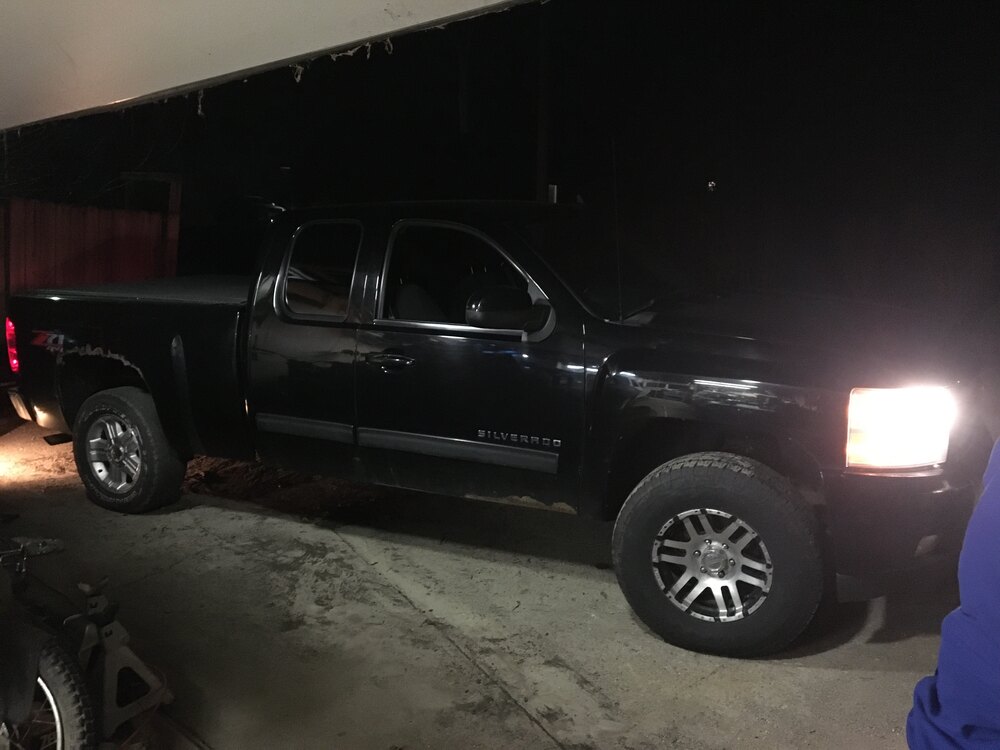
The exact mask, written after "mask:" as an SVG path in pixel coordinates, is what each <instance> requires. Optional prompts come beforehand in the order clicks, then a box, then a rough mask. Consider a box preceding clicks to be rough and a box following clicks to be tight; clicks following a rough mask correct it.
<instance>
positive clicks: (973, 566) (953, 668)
mask: <svg viewBox="0 0 1000 750" xmlns="http://www.w3.org/2000/svg"><path fill="white" fill-rule="evenodd" d="M994 434H995V433H994ZM958 585H959V592H960V596H961V604H960V605H959V607H958V609H956V610H955V611H954V612H952V613H951V614H949V615H948V616H947V617H946V618H945V619H944V622H943V623H942V625H941V650H940V652H939V654H938V667H937V672H936V673H935V674H934V676H932V677H925V678H924V679H923V680H921V681H920V682H919V683H918V684H917V687H916V690H915V691H914V695H913V710H912V711H910V716H909V718H908V720H907V722H906V739H907V741H908V742H909V744H910V747H911V748H912V750H940V749H945V750H948V749H950V748H963V750H964V749H965V748H975V749H978V748H996V749H1000V441H998V442H997V443H996V444H995V445H994V446H993V452H992V454H991V455H990V462H989V465H988V466H987V467H986V473H985V475H984V476H983V494H982V496H981V497H980V500H979V504H978V505H977V506H976V510H975V512H974V513H973V514H972V519H971V520H970V521H969V528H968V529H967V530H966V532H965V541H964V543H963V545H962V554H961V557H960V558H959V563H958Z"/></svg>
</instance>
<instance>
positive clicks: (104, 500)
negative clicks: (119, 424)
mask: <svg viewBox="0 0 1000 750" xmlns="http://www.w3.org/2000/svg"><path fill="white" fill-rule="evenodd" d="M105 417H113V418H117V419H120V420H122V421H123V422H124V423H126V424H128V425H131V426H133V427H134V428H135V429H136V431H137V432H138V434H139V438H140V442H141V458H142V469H141V471H140V473H139V476H138V477H137V478H136V480H135V482H134V486H132V487H131V488H130V489H129V490H128V491H127V492H124V493H118V492H113V491H111V490H110V489H108V488H107V487H106V486H105V485H104V484H103V483H102V482H101V480H100V479H99V478H98V477H97V475H96V474H95V471H94V469H93V467H92V466H91V462H90V460H89V458H88V455H87V432H88V430H89V428H90V427H91V426H92V425H93V424H94V423H95V421H97V420H99V419H102V418H105ZM73 457H74V458H75V459H76V468H77V472H78V473H79V474H80V479H81V480H82V481H83V485H84V487H85V488H86V490H87V496H88V497H89V498H90V499H91V500H92V501H93V502H94V503H96V504H97V505H100V506H101V507H102V508H107V509H108V510H115V511H118V512H120V513H145V512H146V511H150V510H154V509H156V508H159V507H161V506H164V505H168V504H170V503H172V502H174V501H176V500H177V498H178V497H179V496H180V490H181V481H182V480H183V478H184V470H185V467H186V465H187V464H186V462H185V461H184V460H183V459H182V458H181V457H180V455H179V454H178V453H177V451H176V450H175V449H174V447H173V446H172V445H171V444H170V441H169V440H168V439H167V436H166V435H165V434H164V432H163V427H162V426H161V425H160V419H159V417H158V416H157V413H156V406H155V404H154V403H153V399H152V397H151V396H150V395H149V394H148V393H146V392H145V391H143V390H140V389H139V388H134V387H123V388H112V389H110V390H106V391H100V392H99V393H95V394H94V395H93V396H91V397H90V398H88V399H87V400H86V401H85V402H84V403H83V406H81V407H80V411H79V413H78V414H77V417H76V420H75V423H74V426H73Z"/></svg>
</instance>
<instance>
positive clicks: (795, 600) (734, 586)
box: [613, 453, 823, 656]
mask: <svg viewBox="0 0 1000 750" xmlns="http://www.w3.org/2000/svg"><path fill="white" fill-rule="evenodd" d="M819 535H820V532H819V524H818V521H817V519H816V516H815V514H814V513H813V512H812V510H811V509H810V508H809V507H808V506H806V505H805V503H804V502H802V500H801V499H800V498H799V497H798V495H797V493H796V492H795V490H794V488H793V487H792V486H791V485H790V483H789V482H788V481H787V480H785V479H784V478H783V477H782V476H781V475H779V474H778V473H776V472H775V471H773V470H771V469H770V468H768V467H767V466H764V465H763V464H761V463H759V462H757V461H753V460H750V459H747V458H743V457H741V456H737V455H734V454H730V453H697V454H692V455H689V456H684V457H681V458H678V459H675V460H673V461H669V462H668V463H666V464H664V465H662V466H660V467H659V468H657V469H655V470H654V471H653V472H652V473H650V474H649V475H648V476H647V477H646V478H645V479H644V480H643V481H642V482H640V483H639V485H638V486H637V487H636V488H635V489H634V490H633V491H632V493H631V494H630V495H629V497H628V499H627V500H626V501H625V504H624V505H623V506H622V509H621V512H620V513H619V514H618V520H617V521H616V522H615V530H614V537H613V544H614V550H613V552H614V562H615V572H616V574H617V576H618V582H619V584H620V585H621V588H622V591H623V592H624V593H625V597H626V599H628V602H629V604H631V606H632V609H633V610H634V611H635V613H636V614H637V615H638V617H639V619H641V620H642V621H643V622H644V623H645V624H646V625H647V626H649V628H650V629H652V630H653V631H654V632H655V633H656V634H657V635H659V636H661V637H662V638H663V639H664V640H666V641H668V642H670V643H673V644H675V645H677V646H681V647H683V648H687V649H691V650H694V651H703V652H706V653H713V654H722V655H727V656H759V655H762V654H767V653H773V652H775V651H780V650H781V649H783V648H785V647H786V646H788V645H789V644H790V643H791V642H792V641H793V640H794V639H795V638H797V637H798V636H799V635H800V634H801V633H802V631H803V630H804V629H805V627H806V625H808V624H809V622H810V621H811V620H812V618H813V615H814V614H815V612H816V608H817V607H818V606H819V602H820V599H821V598H822V594H823V564H822V556H821V553H820V542H819Z"/></svg>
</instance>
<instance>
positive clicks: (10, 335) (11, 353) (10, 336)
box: [6, 318, 21, 373]
mask: <svg viewBox="0 0 1000 750" xmlns="http://www.w3.org/2000/svg"><path fill="white" fill-rule="evenodd" d="M6 329H7V361H8V362H10V371H11V372H14V373H16V372H17V371H18V370H20V369H21V363H20V362H18V361H17V337H16V336H15V335H14V321H12V320H11V319H10V318H7V325H6Z"/></svg>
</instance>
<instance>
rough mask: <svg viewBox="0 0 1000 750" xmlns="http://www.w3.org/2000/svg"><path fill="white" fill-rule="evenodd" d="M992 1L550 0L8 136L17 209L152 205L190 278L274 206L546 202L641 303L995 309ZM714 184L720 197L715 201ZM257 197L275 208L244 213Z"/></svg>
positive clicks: (9, 183) (246, 260)
mask: <svg viewBox="0 0 1000 750" xmlns="http://www.w3.org/2000/svg"><path fill="white" fill-rule="evenodd" d="M996 15H997V13H996V11H994V10H993V8H992V6H991V5H989V4H985V3H981V4H965V3H955V2H939V3H905V4H902V3H901V4H898V5H889V4H884V3H868V2H805V3H803V2H792V0H787V1H786V2H768V3H763V2H759V3H754V2H749V3H747V2H740V3H737V2H699V3H685V4H676V3H663V2H659V1H658V0H630V1H628V0H622V1H616V2H614V3H610V2H602V1H600V0H553V2H549V3H547V4H545V5H535V4H531V5H526V6H521V7H518V8H515V9H514V10H511V11H509V12H505V13H500V14H496V15H491V16H486V17H482V18H479V19H474V20H471V21H467V22H464V23H459V24H453V25H451V26H449V27H448V28H446V29H444V30H431V31H427V32H422V33H418V34H412V35H408V36H404V37H400V38H397V39H394V40H393V42H392V46H391V51H390V49H389V47H387V46H383V45H381V44H378V45H374V46H372V47H371V49H370V50H366V49H364V48H362V49H361V50H359V51H358V52H357V53H356V54H354V55H353V56H342V57H340V58H338V59H336V60H332V59H330V58H327V57H323V58H320V59H318V60H314V61H312V62H310V63H309V64H307V65H305V66H304V69H303V70H302V72H301V76H300V78H299V80H298V81H296V75H295V71H294V70H293V69H291V68H283V69H281V70H276V71H273V72H271V73H267V74H263V75H258V76H254V77H252V78H250V79H248V80H247V81H245V82H234V83H231V84H226V85H224V86H219V87H216V88H214V89H211V90H207V91H205V92H204V94H203V96H202V97H200V101H199V97H198V96H196V95H190V96H188V97H182V98H178V99H174V100H171V101H168V102H165V103H156V104H149V105H144V106H140V107H134V108H131V109H129V110H126V111H125V112H123V113H115V114H105V115H98V116H93V117H86V118H80V119H78V120H73V121H66V122H59V123H52V124H47V125H42V126H38V127H34V128H25V129H23V130H22V131H20V132H19V133H8V134H7V150H6V153H7V157H6V161H5V162H4V165H3V167H4V172H3V174H4V186H5V187H4V190H5V191H6V192H7V193H10V194H18V195H25V196H28V197H46V198H50V199H67V200H73V201H79V202H92V203H93V202H96V203H105V204H114V205H128V206H134V207H140V208H146V207H155V206H152V205H150V204H154V203H156V202H157V201H160V200H162V195H159V194H156V193H155V192H154V191H153V189H152V188H151V187H148V186H147V187H142V186H139V185H136V184H134V183H130V182H129V181H127V180H123V179H122V178H121V173H122V172H127V171H163V172H172V173H178V174H181V175H182V176H183V186H184V196H183V226H182V233H181V268H182V270H184V271H200V270H212V271H218V270H225V269H229V268H238V267H247V266H248V265H249V264H250V262H251V259H252V257H253V250H252V248H253V245H254V243H255V241H256V237H257V235H258V233H259V230H258V229H257V228H256V227H255V225H254V224H253V222H252V217H253V216H254V215H255V213H259V212H258V211H257V208H255V205H259V204H261V203H266V202H267V201H277V202H279V203H308V202H317V201H351V200H368V199H384V198H391V199H410V198H440V197H502V198H533V197H535V196H536V195H538V194H539V189H540V187H542V186H544V185H545V184H547V183H557V184H558V185H559V188H560V197H561V199H562V200H577V199H578V198H579V200H582V201H583V202H584V203H585V204H586V205H588V206H589V207H590V209H591V211H592V213H593V215H594V216H595V217H596V219H597V221H596V224H597V227H596V228H595V230H594V231H593V232H592V233H591V236H592V237H593V238H594V239H595V242H594V243H593V244H594V245H595V249H594V250H593V252H592V254H591V255H589V256H588V258H587V260H586V261H581V263H583V264H584V265H586V266H587V267H589V268H592V269H593V271H594V273H595V274H596V273H603V274H607V273H613V272H614V271H615V269H616V268H617V265H618V262H617V258H616V247H617V248H620V251H621V254H622V258H623V264H622V266H623V269H624V277H625V282H626V286H627V287H628V286H630V283H631V282H630V280H631V281H637V280H638V279H639V278H640V277H642V278H645V277H646V276H647V273H646V269H648V268H650V267H655V268H657V269H659V271H660V272H661V273H665V274H667V275H670V276H672V277H673V278H675V279H676V278H682V279H685V280H688V279H689V280H690V283H692V284H695V283H704V282H712V283H723V284H728V285H744V286H765V287H767V286H775V285H779V286H794V287H796V288H803V289H811V290H815V291H827V292H836V293H841V294H849V295H858V296H869V297H877V298H879V299H882V300H888V301H891V302H897V303H901V304H910V305H925V306H933V307H936V308H940V309H941V310H948V311H955V310H965V309H967V308H968V309H974V308H977V307H979V306H982V305H988V304H992V303H993V302H994V301H995V297H996V291H997V286H998V280H997V268H996V263H995V261H994V256H995V249H996V247H997V240H998V225H997V204H998V196H1000V190H998V188H1000V184H998V183H1000V177H998V174H1000V173H998V170H997V169H996V166H997V162H998V157H1000V140H998V138H997V135H996V134H997V133H998V132H1000V102H998V97H997V96H996V93H995V78H996V72H995V71H996V70H998V69H1000V68H998V65H997V63H998V60H997V52H996V49H995V44H994V40H995V39H996V38H997V32H998V31H1000V25H998V23H997V18H996ZM709 182H714V183H715V187H714V189H713V190H709V189H708V184H709ZM248 196H257V198H253V199H250V198H248Z"/></svg>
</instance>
